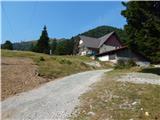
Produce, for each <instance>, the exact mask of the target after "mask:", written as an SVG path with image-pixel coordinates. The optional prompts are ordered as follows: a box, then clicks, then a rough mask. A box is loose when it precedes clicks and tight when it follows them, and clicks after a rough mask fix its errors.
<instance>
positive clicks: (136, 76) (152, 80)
mask: <svg viewBox="0 0 160 120" xmlns="http://www.w3.org/2000/svg"><path fill="white" fill-rule="evenodd" d="M118 81H127V82H132V83H140V84H144V83H147V84H155V85H160V76H159V75H156V74H151V73H128V74H127V75H124V76H122V77H121V78H120V79H118Z"/></svg>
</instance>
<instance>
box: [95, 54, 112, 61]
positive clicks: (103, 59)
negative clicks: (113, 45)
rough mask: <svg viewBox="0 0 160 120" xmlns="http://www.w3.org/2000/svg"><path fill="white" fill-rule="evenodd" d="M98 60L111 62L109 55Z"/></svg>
mask: <svg viewBox="0 0 160 120" xmlns="http://www.w3.org/2000/svg"><path fill="white" fill-rule="evenodd" d="M98 60H100V61H109V55H105V56H101V57H98Z"/></svg>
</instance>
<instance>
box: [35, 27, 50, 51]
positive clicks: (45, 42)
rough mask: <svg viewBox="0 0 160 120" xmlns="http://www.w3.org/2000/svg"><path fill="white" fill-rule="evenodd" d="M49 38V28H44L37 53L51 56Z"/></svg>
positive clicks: (37, 46) (36, 49)
mask: <svg viewBox="0 0 160 120" xmlns="http://www.w3.org/2000/svg"><path fill="white" fill-rule="evenodd" d="M49 49H50V46H49V37H48V33H47V28H46V26H44V28H43V31H42V34H41V36H40V39H39V40H38V42H37V45H36V48H35V52H39V53H46V54H49Z"/></svg>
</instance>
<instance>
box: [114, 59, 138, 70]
mask: <svg viewBox="0 0 160 120" xmlns="http://www.w3.org/2000/svg"><path fill="white" fill-rule="evenodd" d="M133 66H136V63H135V62H134V61H133V60H132V59H130V60H118V61H117V64H116V65H115V67H114V68H115V69H125V68H130V67H133Z"/></svg>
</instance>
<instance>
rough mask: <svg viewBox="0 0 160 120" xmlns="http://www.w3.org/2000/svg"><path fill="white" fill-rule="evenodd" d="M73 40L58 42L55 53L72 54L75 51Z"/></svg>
mask: <svg viewBox="0 0 160 120" xmlns="http://www.w3.org/2000/svg"><path fill="white" fill-rule="evenodd" d="M73 46H74V41H73V40H61V41H58V42H57V47H56V50H55V54H57V55H70V54H72V53H73Z"/></svg>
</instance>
